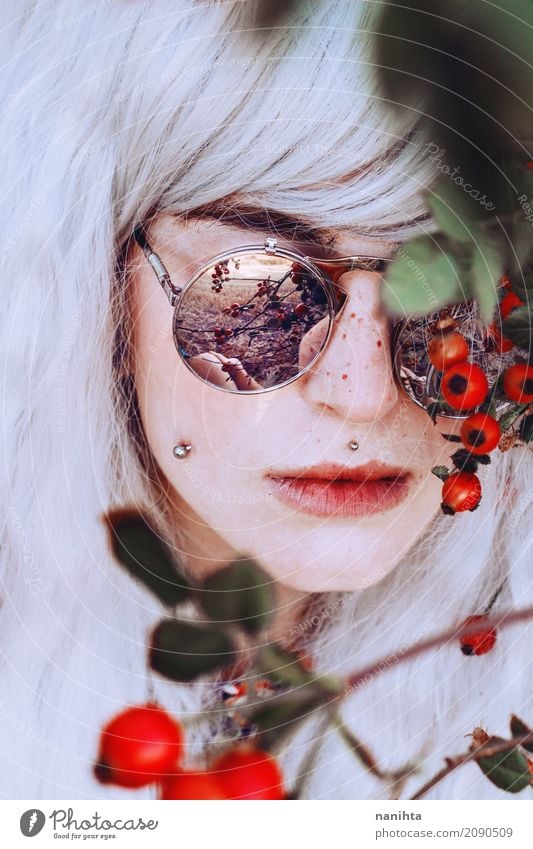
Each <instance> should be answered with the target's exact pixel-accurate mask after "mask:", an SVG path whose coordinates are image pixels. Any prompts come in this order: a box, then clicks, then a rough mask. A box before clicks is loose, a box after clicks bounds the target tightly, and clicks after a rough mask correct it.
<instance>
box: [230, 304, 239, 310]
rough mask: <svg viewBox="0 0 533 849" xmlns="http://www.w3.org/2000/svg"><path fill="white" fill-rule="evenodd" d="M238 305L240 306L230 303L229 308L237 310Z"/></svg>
mask: <svg viewBox="0 0 533 849" xmlns="http://www.w3.org/2000/svg"><path fill="white" fill-rule="evenodd" d="M239 307H240V304H232V305H231V309H232V310H238V309H239Z"/></svg>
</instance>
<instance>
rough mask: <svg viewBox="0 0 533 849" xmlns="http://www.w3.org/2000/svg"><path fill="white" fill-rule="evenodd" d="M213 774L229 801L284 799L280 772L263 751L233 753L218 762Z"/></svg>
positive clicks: (238, 750)
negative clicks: (215, 775) (215, 773)
mask: <svg viewBox="0 0 533 849" xmlns="http://www.w3.org/2000/svg"><path fill="white" fill-rule="evenodd" d="M212 770H213V772H215V771H216V772H217V778H218V780H219V782H220V783H221V784H222V786H223V788H224V792H225V793H226V796H227V798H228V799H256V800H257V799H270V800H273V799H284V798H285V791H284V789H283V777H282V775H281V771H280V768H279V766H278V764H277V763H276V761H275V760H274V758H272V757H270V755H268V754H267V753H266V752H263V751H261V749H255V748H248V747H240V748H237V749H233V750H231V751H230V752H227V753H226V754H225V755H222V757H220V758H219V759H218V760H217V761H215V763H214V764H213V768H212Z"/></svg>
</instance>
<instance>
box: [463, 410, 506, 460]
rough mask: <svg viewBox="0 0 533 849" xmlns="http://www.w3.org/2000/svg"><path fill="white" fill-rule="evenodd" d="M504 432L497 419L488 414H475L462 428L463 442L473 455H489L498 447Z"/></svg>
mask: <svg viewBox="0 0 533 849" xmlns="http://www.w3.org/2000/svg"><path fill="white" fill-rule="evenodd" d="M501 435H502V432H501V428H500V425H499V424H498V422H497V421H496V419H495V418H493V417H492V416H489V415H488V414H487V413H474V415H473V416H469V417H468V418H467V419H466V421H464V422H463V424H462V426H461V440H462V443H463V445H464V447H465V448H468V450H469V451H470V453H471V454H488V452H489V451H493V450H494V448H496V447H497V445H498V443H499V441H500V438H501Z"/></svg>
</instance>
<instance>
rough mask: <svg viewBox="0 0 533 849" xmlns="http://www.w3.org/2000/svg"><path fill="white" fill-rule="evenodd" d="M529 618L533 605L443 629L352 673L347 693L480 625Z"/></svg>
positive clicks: (499, 625) (502, 624)
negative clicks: (463, 625) (460, 626)
mask: <svg viewBox="0 0 533 849" xmlns="http://www.w3.org/2000/svg"><path fill="white" fill-rule="evenodd" d="M529 619H533V607H524V608H523V609H522V610H514V611H510V612H507V613H503V614H500V615H497V616H496V615H495V616H487V617H486V618H485V619H484V620H483V623H482V626H480V623H479V622H477V623H474V624H471V625H469V626H468V627H464V628H458V627H457V625H455V626H453V627H452V628H447V629H446V631H441V633H440V634H436V635H435V636H434V637H429V638H428V639H427V640H422V641H421V642H419V643H415V645H414V646H410V648H408V649H406V650H405V651H404V652H403V653H402V654H399V655H398V654H395V655H392V656H391V655H388V656H387V657H384V658H381V659H380V660H378V661H376V662H375V663H372V664H370V665H369V666H367V667H366V668H365V669H362V670H361V671H360V672H356V673H355V674H353V675H350V676H349V677H348V678H347V679H346V681H345V693H347V692H349V691H350V690H352V689H354V688H355V687H362V686H363V685H364V684H365V683H368V680H370V679H372V678H374V676H376V675H379V674H380V672H384V671H385V670H386V669H390V668H391V667H392V666H396V665H397V664H398V663H403V662H404V661H406V660H411V659H412V658H413V657H417V655H419V654H423V653H424V652H426V651H429V650H430V649H434V648H438V646H441V645H444V644H446V643H448V642H449V641H450V640H452V639H456V638H457V637H458V636H459V635H461V636H462V637H466V636H469V635H470V634H475V633H476V632H477V631H479V630H480V627H483V629H485V628H507V626H509V625H514V624H516V623H517V622H525V621H527V620H529Z"/></svg>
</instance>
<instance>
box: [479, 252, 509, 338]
mask: <svg viewBox="0 0 533 849" xmlns="http://www.w3.org/2000/svg"><path fill="white" fill-rule="evenodd" d="M504 269H505V259H504V256H503V254H502V251H501V249H500V248H499V247H498V246H497V245H496V244H495V243H493V242H491V241H490V240H489V238H488V237H486V236H485V237H484V238H483V239H482V240H481V237H480V241H479V242H478V244H476V245H474V250H473V256H472V265H471V275H472V289H473V293H474V295H475V296H476V299H477V302H478V304H479V307H480V311H481V317H482V319H483V320H484V321H485V322H487V323H488V322H490V321H491V319H492V316H493V314H494V309H495V307H496V304H497V302H498V294H497V292H498V282H499V280H500V278H501V276H502V274H503V272H504Z"/></svg>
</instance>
